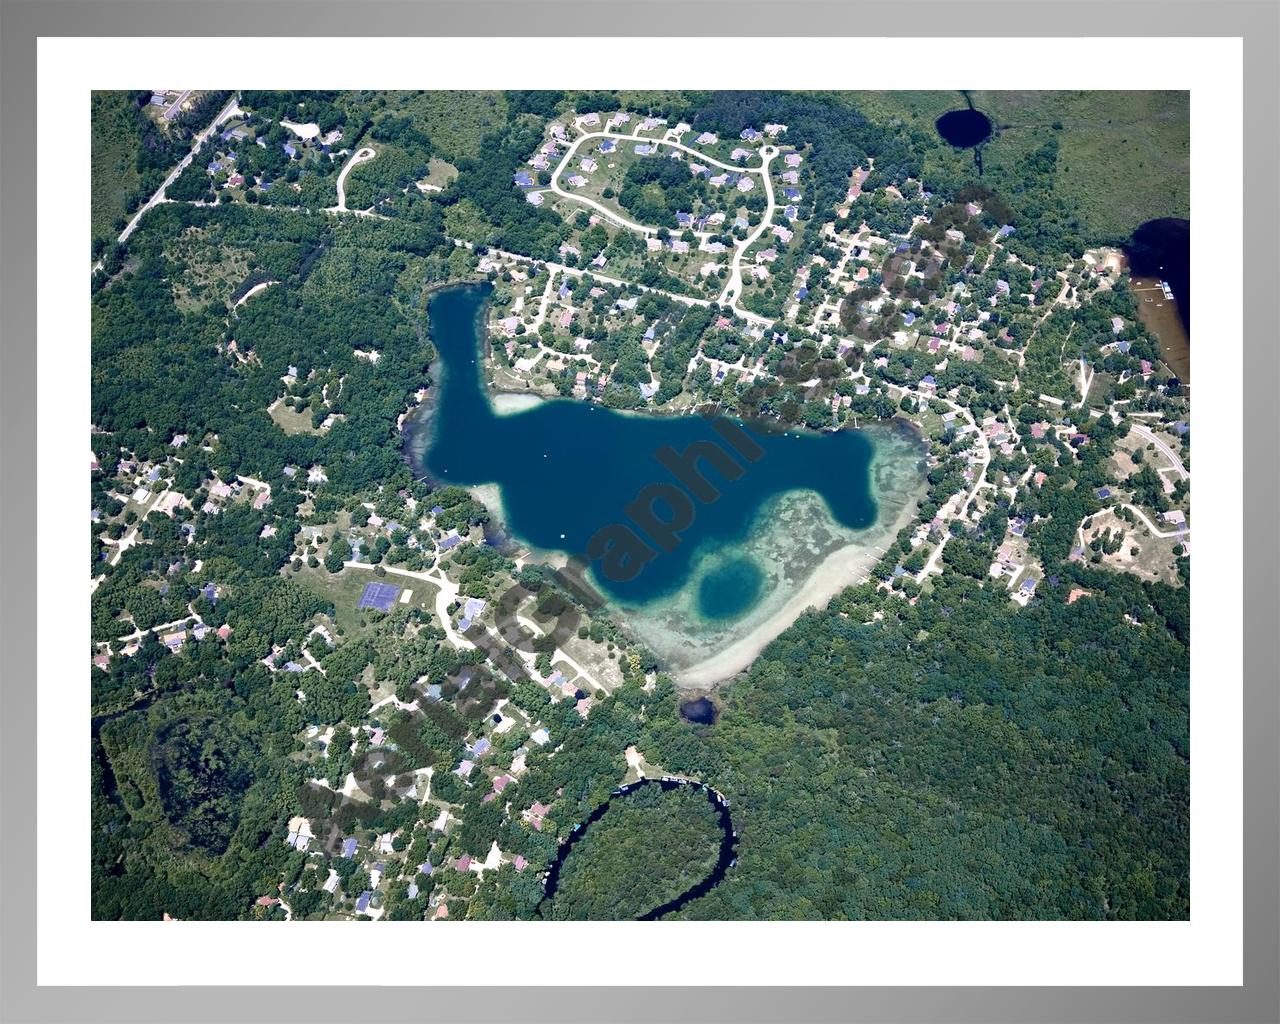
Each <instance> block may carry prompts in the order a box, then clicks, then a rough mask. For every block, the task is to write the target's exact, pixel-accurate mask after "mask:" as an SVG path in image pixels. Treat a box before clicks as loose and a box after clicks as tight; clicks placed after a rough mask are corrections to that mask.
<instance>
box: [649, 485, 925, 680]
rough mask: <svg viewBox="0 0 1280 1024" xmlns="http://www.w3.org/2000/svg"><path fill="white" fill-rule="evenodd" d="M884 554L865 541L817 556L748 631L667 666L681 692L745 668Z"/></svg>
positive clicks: (902, 517)
mask: <svg viewBox="0 0 1280 1024" xmlns="http://www.w3.org/2000/svg"><path fill="white" fill-rule="evenodd" d="M915 514H916V503H915V502H908V503H907V504H906V505H904V506H903V508H902V509H901V511H900V512H899V513H898V515H897V516H895V517H894V520H893V523H892V525H891V526H888V525H887V526H886V528H885V529H886V532H887V534H888V536H889V537H894V536H897V534H898V531H899V530H901V529H902V528H903V527H904V526H906V525H907V524H908V523H910V522H911V520H912V519H914V518H915ZM881 557H883V556H882V555H881V554H880V553H879V552H878V551H876V548H875V546H874V545H873V544H872V543H870V542H869V541H855V542H854V543H852V544H846V545H844V546H843V547H841V548H837V549H836V550H835V551H833V552H831V554H829V555H827V556H826V557H825V558H823V559H822V561H821V562H819V563H818V564H817V565H816V566H815V567H814V569H813V571H812V572H811V573H810V574H809V577H808V579H806V580H805V581H804V583H802V584H801V585H800V587H799V588H798V589H797V590H796V592H795V593H794V594H792V595H791V597H789V598H788V599H787V600H786V602H785V603H784V604H783V605H782V607H780V608H779V609H777V610H776V611H775V612H773V613H772V614H770V615H769V617H768V618H766V619H765V620H764V621H763V622H761V623H759V624H758V625H756V626H755V627H754V628H753V629H752V630H751V631H750V632H749V633H747V634H746V635H745V636H743V637H741V638H740V639H738V640H736V641H735V642H734V643H732V644H730V645H729V646H728V647H726V648H725V649H724V650H722V651H719V652H717V653H716V654H713V655H711V656H710V657H708V658H706V659H704V660H703V661H700V662H697V663H696V664H694V665H691V666H689V667H688V668H686V669H675V670H671V671H669V673H668V674H669V675H670V676H671V678H672V681H673V682H674V683H675V684H676V686H677V687H678V688H679V689H680V690H683V691H689V692H691V693H692V692H700V693H703V692H705V693H711V692H713V691H714V690H715V689H717V688H718V687H720V686H723V685H724V684H725V683H727V682H730V681H731V680H732V679H734V678H735V677H737V676H738V675H740V674H741V673H742V672H744V671H746V670H747V669H748V668H750V666H751V664H752V663H753V662H754V661H755V660H756V658H758V657H759V656H760V653H761V652H762V651H763V650H764V649H765V648H766V647H767V646H768V645H769V644H770V643H772V642H773V641H774V640H776V639H777V638H778V637H779V636H781V635H782V634H783V633H784V632H786V631H787V630H788V629H790V628H791V626H792V625H793V624H794V623H795V622H796V620H797V619H799V618H800V616H802V615H803V614H804V613H805V612H806V611H808V610H809V609H810V608H812V609H814V610H816V611H821V610H823V609H824V608H826V606H827V605H828V603H830V601H831V599H832V598H833V597H835V596H836V595H837V594H839V593H840V592H841V591H842V590H844V589H845V588H846V587H851V586H854V585H855V584H857V583H858V582H859V581H860V579H861V578H862V577H863V576H864V575H866V574H867V573H869V572H870V570H871V569H872V567H873V566H875V564H876V563H877V562H878V561H880V559H881Z"/></svg>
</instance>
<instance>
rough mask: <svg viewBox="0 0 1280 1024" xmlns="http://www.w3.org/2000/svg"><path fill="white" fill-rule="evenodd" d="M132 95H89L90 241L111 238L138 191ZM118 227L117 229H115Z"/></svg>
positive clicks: (136, 123) (139, 180) (139, 178)
mask: <svg viewBox="0 0 1280 1024" xmlns="http://www.w3.org/2000/svg"><path fill="white" fill-rule="evenodd" d="M133 95H134V94H133V93H131V92H124V91H112V92H95V93H94V94H93V141H92V151H91V156H90V161H91V165H92V168H93V170H92V174H91V180H92V182H93V186H92V201H91V211H92V213H91V220H92V225H93V237H94V238H99V237H103V236H106V235H108V234H114V233H116V232H118V231H119V230H120V228H123V227H124V220H125V219H126V217H127V210H126V205H125V204H126V203H127V202H128V200H129V199H130V198H131V197H132V196H133V195H135V194H137V193H138V192H139V191H141V190H142V186H143V181H142V175H140V174H139V173H138V167H137V152H138V145H139V143H140V139H141V136H140V133H139V121H138V117H137V114H136V112H135V108H134V101H133ZM117 224H118V226H117Z"/></svg>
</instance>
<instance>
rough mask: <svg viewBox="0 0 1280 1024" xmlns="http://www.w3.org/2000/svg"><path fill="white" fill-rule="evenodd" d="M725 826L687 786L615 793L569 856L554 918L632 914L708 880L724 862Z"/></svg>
mask: <svg viewBox="0 0 1280 1024" xmlns="http://www.w3.org/2000/svg"><path fill="white" fill-rule="evenodd" d="M719 849H720V826H719V824H718V823H717V820H716V812H715V810H714V809H713V808H712V807H711V805H710V803H708V801H707V798H706V796H705V795H703V793H701V792H700V791H698V790H695V789H691V788H689V787H687V786H681V787H680V788H678V789H673V790H670V791H669V792H663V791H662V790H661V789H659V788H658V787H657V786H646V787H644V788H643V789H639V790H636V791H635V792H634V793H631V794H628V795H626V796H623V797H614V798H613V802H612V803H611V804H610V805H609V810H608V811H607V812H606V813H605V814H604V816H603V817H602V818H601V819H600V820H599V821H598V822H596V823H595V824H593V825H592V826H591V827H590V829H589V830H588V832H587V834H586V836H585V838H583V839H581V840H579V841H578V842H577V843H576V844H575V845H574V847H573V851H572V852H571V853H570V854H569V856H568V857H567V858H566V860H565V862H564V868H563V870H562V871H561V874H560V885H559V888H558V889H557V891H556V894H555V897H554V898H553V899H551V900H550V901H549V902H548V903H546V904H544V906H543V908H542V916H543V917H546V918H549V919H551V920H554V921H591V920H595V921H599V920H607V919H610V918H612V919H614V920H629V919H631V918H636V917H640V916H641V915H642V914H646V913H648V912H649V911H651V910H653V909H654V908H655V907H659V906H661V905H662V904H664V903H666V902H667V901H668V900H671V899H674V898H675V897H677V896H679V895H680V894H681V893H683V892H686V891H687V890H688V889H689V888H691V887H692V886H693V885H695V884H697V883H698V882H700V881H702V879H704V878H705V877H706V876H707V875H708V874H710V873H711V869H712V867H713V866H714V864H715V862H716V855H717V853H718V852H719Z"/></svg>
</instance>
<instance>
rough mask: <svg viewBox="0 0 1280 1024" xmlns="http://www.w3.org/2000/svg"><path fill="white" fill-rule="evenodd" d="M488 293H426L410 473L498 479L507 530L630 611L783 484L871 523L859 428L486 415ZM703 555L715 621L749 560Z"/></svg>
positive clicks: (737, 594)
mask: <svg viewBox="0 0 1280 1024" xmlns="http://www.w3.org/2000/svg"><path fill="white" fill-rule="evenodd" d="M488 294H489V286H487V285H481V286H459V287H456V288H448V289H444V290H442V291H440V292H437V293H436V295H435V296H434V297H433V298H432V300H431V303H430V306H429V310H428V312H429V329H430V335H431V340H432V342H433V343H434V344H435V346H436V349H437V350H438V352H439V358H438V359H437V361H436V363H435V364H433V367H432V373H433V377H434V378H435V379H436V380H437V382H438V384H439V389H438V394H437V395H436V397H435V404H434V408H433V409H432V412H431V415H430V417H429V419H426V420H424V421H422V423H421V424H420V425H419V427H418V429H420V430H421V431H422V436H421V437H419V438H416V439H415V438H414V437H412V436H411V437H410V438H409V439H408V441H409V443H408V449H409V453H410V458H411V461H412V462H413V464H414V469H415V470H416V471H421V472H425V473H427V474H429V475H430V476H431V477H432V478H433V479H435V480H437V481H439V482H441V483H450V484H459V485H464V486H472V485H479V484H497V485H498V487H499V488H500V490H501V494H502V509H503V518H504V520H505V525H506V527H507V528H508V529H509V530H510V531H511V532H512V533H513V534H514V535H515V536H516V537H518V538H519V539H520V540H522V541H524V542H525V543H527V544H529V545H532V546H535V547H538V548H543V549H549V550H559V551H563V552H565V553H566V554H569V555H577V556H580V557H582V558H583V559H584V560H585V561H586V562H588V563H589V564H590V565H591V570H592V571H591V577H592V580H593V582H594V583H595V585H596V586H597V587H599V588H600V589H601V591H602V592H603V593H604V594H605V596H606V597H609V598H612V599H614V600H616V601H617V602H619V603H620V604H622V605H624V606H629V607H643V606H645V605H647V604H649V603H652V602H654V601H656V600H658V599H660V598H663V597H665V596H668V595H670V594H672V593H674V592H675V591H677V590H679V589H680V588H682V587H684V586H686V585H687V584H689V583H690V581H691V580H692V579H693V578H694V576H695V574H696V572H697V570H698V568H699V565H700V563H701V562H702V561H703V559H707V558H714V557H715V556H716V554H717V553H718V552H720V551H724V550H726V549H728V548H730V547H733V546H734V545H736V544H739V543H740V542H741V541H743V539H744V538H745V537H746V536H747V534H748V532H749V530H750V529H751V527H752V525H753V524H754V523H755V521H756V519H757V518H758V516H759V514H760V511H761V509H763V508H766V507H767V506H768V504H769V502H770V500H771V499H772V498H774V497H776V496H777V495H779V494H782V493H785V492H788V491H793V490H798V489H808V490H813V491H816V492H817V493H819V494H820V495H822V497H823V498H824V499H825V501H826V503H827V506H828V507H829V509H830V511H831V514H832V516H833V517H834V518H835V519H836V520H837V521H838V522H839V523H841V524H843V525H844V526H846V527H849V528H851V529H862V528H865V527H867V526H870V525H871V524H872V523H874V522H875V520H876V512H877V509H876V503H875V500H874V498H873V494H872V485H871V479H870V466H871V461H872V456H873V454H874V452H875V448H874V442H873V441H872V440H871V438H870V437H869V436H868V435H866V434H864V433H861V432H858V431H853V430H846V431H840V432H838V433H825V434H814V433H803V434H797V433H794V432H793V433H789V434H782V433H770V432H766V431H764V430H761V429H759V428H752V427H751V426H748V425H744V424H742V423H740V422H739V421H735V420H721V421H719V422H712V421H710V420H708V419H705V418H703V417H700V416H665V417H664V416H647V415H634V414H625V413H618V412H613V411H611V410H608V409H605V408H603V407H601V406H599V405H595V404H591V403H587V402H581V401H574V400H567V399H566V400H560V401H547V402H542V403H540V404H538V405H537V406H535V407H534V408H531V409H527V410H524V411H521V412H516V413H512V414H508V415H498V414H496V413H495V412H494V410H493V407H492V405H491V403H490V402H489V399H488V395H487V394H486V391H485V388H484V385H483V381H482V379H481V375H480V370H481V365H482V364H481V351H482V349H481V338H482V332H483V309H484V303H485V300H486V298H487V297H488ZM412 429H413V428H411V430H412ZM691 445H694V446H698V447H696V448H694V449H692V450H691V449H690V446H691ZM708 566H709V568H708V571H707V572H706V573H705V574H704V575H703V577H702V578H701V580H700V582H699V584H698V587H699V594H698V598H699V601H698V604H699V608H700V611H701V612H702V613H703V614H704V615H706V616H707V617H708V618H712V619H719V618H732V617H734V616H736V615H740V614H742V613H744V612H746V611H747V610H749V609H750V607H751V606H752V605H753V604H754V603H755V602H756V600H757V599H758V597H759V593H760V589H761V587H762V585H763V582H764V577H763V574H762V573H761V571H760V569H759V567H758V566H755V565H754V563H753V561H752V560H751V559H750V558H749V557H744V556H742V555H740V554H739V555H735V556H734V557H732V558H729V559H728V560H727V561H726V562H724V563H723V564H720V565H716V564H715V563H714V562H709V563H708Z"/></svg>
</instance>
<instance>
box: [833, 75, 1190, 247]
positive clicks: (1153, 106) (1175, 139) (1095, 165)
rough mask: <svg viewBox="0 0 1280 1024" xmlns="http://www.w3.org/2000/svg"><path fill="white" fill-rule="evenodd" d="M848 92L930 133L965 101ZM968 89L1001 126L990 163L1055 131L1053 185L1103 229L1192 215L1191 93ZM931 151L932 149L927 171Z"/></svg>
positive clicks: (936, 95)
mask: <svg viewBox="0 0 1280 1024" xmlns="http://www.w3.org/2000/svg"><path fill="white" fill-rule="evenodd" d="M846 95H847V96H848V97H849V99H850V100H851V101H852V102H853V103H854V104H855V105H856V106H857V107H858V108H859V109H861V110H862V111H863V112H864V113H866V114H867V115H868V116H869V117H872V118H873V119H881V120H884V119H891V118H898V119H900V120H901V121H902V122H903V123H904V124H905V125H907V126H908V127H909V128H911V129H913V130H916V131H921V132H927V133H932V132H933V130H934V129H933V122H934V121H935V120H937V118H938V117H939V116H941V115H942V114H944V113H946V112H947V111H948V110H955V109H958V108H961V107H963V106H964V105H965V103H964V98H963V97H962V96H961V95H960V94H959V92H937V91H932V92H929V91H926V92H892V91H890V92H883V93H849V94H846ZM970 95H971V96H972V98H973V103H974V106H976V107H977V108H978V109H979V110H981V111H983V112H984V113H985V114H987V116H988V117H990V118H991V119H992V121H993V122H995V124H996V126H997V134H996V137H995V138H994V139H993V140H992V141H991V142H990V143H989V144H988V145H987V146H986V147H985V148H984V150H983V159H984V161H985V162H986V166H987V167H988V168H996V167H1000V166H1011V165H1013V164H1016V163H1017V162H1018V161H1020V160H1022V159H1023V158H1024V157H1026V156H1027V154H1029V153H1031V152H1033V151H1035V150H1036V149H1038V148H1039V147H1041V146H1043V145H1044V144H1045V143H1046V142H1048V141H1049V139H1051V138H1056V139H1057V140H1058V146H1059V156H1058V173H1057V183H1056V189H1057V191H1058V192H1059V194H1060V195H1062V196H1063V197H1064V198H1065V199H1067V200H1068V201H1069V202H1070V203H1071V204H1072V205H1073V206H1074V207H1076V209H1077V210H1078V211H1079V217H1080V219H1081V222H1082V223H1083V224H1085V225H1086V227H1088V228H1089V230H1090V231H1091V232H1093V233H1095V234H1097V235H1098V236H1100V237H1102V238H1117V239H1118V238H1125V237H1128V235H1130V234H1131V233H1132V232H1133V230H1134V228H1136V227H1137V226H1138V225H1139V224H1141V223H1143V222H1144V221H1147V220H1152V219H1154V218H1156V217H1187V216H1189V215H1190V209H1191V207H1190V202H1191V188H1190V185H1191V182H1190V174H1189V169H1190V153H1191V142H1190V138H1191V137H1190V124H1191V120H1190V107H1189V104H1190V101H1189V97H1188V94H1187V93H1185V92H1120V91H1102V90H1089V91H1064V92H1028V91H1012V90H1001V91H992V92H987V91H981V90H979V91H974V92H972V93H971V94H970ZM935 137H936V136H935ZM934 152H935V153H941V152H945V150H942V149H939V150H937V151H934ZM948 155H949V154H948ZM931 158H933V154H930V156H928V157H926V162H925V168H926V177H927V174H928V167H929V160H930V159H931Z"/></svg>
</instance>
